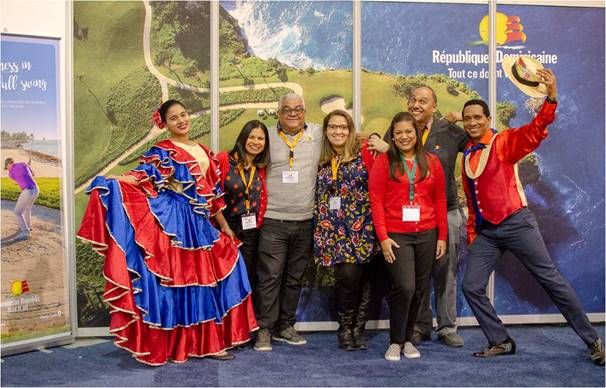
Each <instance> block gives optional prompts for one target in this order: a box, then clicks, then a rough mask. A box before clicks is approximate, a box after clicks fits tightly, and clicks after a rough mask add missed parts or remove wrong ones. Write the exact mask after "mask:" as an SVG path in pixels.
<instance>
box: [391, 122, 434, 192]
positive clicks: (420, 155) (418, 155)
mask: <svg viewBox="0 0 606 388" xmlns="http://www.w3.org/2000/svg"><path fill="white" fill-rule="evenodd" d="M402 121H409V122H411V123H412V126H413V127H414V128H415V132H416V134H417V142H416V144H415V159H416V161H417V166H418V168H419V181H422V180H423V179H425V177H426V176H427V171H428V162H427V156H426V155H425V150H424V149H423V143H422V142H421V129H420V128H419V123H417V120H415V118H414V117H413V116H412V115H411V114H410V113H408V112H400V113H397V114H396V115H395V116H394V117H393V119H392V120H391V124H390V125H389V129H388V130H387V133H386V136H385V141H386V142H387V143H389V150H388V151H387V160H388V161H389V177H390V178H391V179H393V180H396V181H399V179H398V175H400V176H401V175H404V174H405V173H406V170H405V169H404V163H403V162H402V158H401V157H400V155H401V154H400V150H399V149H398V147H397V146H396V144H395V142H394V140H393V130H394V127H395V126H396V124H397V123H399V122H402ZM398 173H399V174H398Z"/></svg>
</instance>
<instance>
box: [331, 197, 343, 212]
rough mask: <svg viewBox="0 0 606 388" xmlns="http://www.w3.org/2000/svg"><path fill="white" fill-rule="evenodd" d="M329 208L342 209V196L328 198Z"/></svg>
mask: <svg viewBox="0 0 606 388" xmlns="http://www.w3.org/2000/svg"><path fill="white" fill-rule="evenodd" d="M328 208H329V209H330V210H339V209H341V197H330V198H329V199H328Z"/></svg>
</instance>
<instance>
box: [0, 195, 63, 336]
mask: <svg viewBox="0 0 606 388" xmlns="http://www.w3.org/2000/svg"><path fill="white" fill-rule="evenodd" d="M13 207H14V202H12V201H2V210H1V217H2V218H1V220H2V238H3V239H4V238H6V237H7V236H9V235H12V234H13V233H15V232H17V231H18V229H19V227H18V226H17V220H16V218H15V215H14V213H13V212H12V208H13ZM45 209H48V208H45ZM45 209H40V210H41V211H43V212H39V214H38V215H37V214H36V213H37V212H36V211H34V212H33V214H32V227H33V231H32V234H31V237H30V239H29V240H27V241H20V242H17V243H15V244H12V245H4V244H3V246H2V251H1V253H2V259H1V260H2V271H1V277H0V282H1V283H2V292H1V308H0V314H1V330H2V336H3V341H4V340H8V341H10V335H19V336H21V335H23V334H26V333H31V334H33V336H36V333H37V332H39V331H42V330H44V331H46V330H47V329H52V328H61V327H63V326H65V325H66V324H67V323H68V322H69V321H68V305H67V295H68V294H67V288H66V287H67V286H66V284H64V281H65V279H64V263H63V257H64V250H63V234H62V227H61V224H60V223H59V222H56V221H53V218H58V214H57V215H54V216H53V214H46V213H48V211H49V210H53V209H48V210H45ZM57 213H58V211H57ZM23 281H25V282H27V286H28V287H29V291H26V292H23V293H22V294H20V295H15V294H14V293H13V292H12V291H13V289H12V285H13V283H15V282H23ZM6 336H9V338H6Z"/></svg>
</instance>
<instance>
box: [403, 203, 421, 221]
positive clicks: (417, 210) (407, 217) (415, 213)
mask: <svg viewBox="0 0 606 388" xmlns="http://www.w3.org/2000/svg"><path fill="white" fill-rule="evenodd" d="M420 220H421V207H419V206H417V205H404V206H402V221H404V222H418V221H420Z"/></svg>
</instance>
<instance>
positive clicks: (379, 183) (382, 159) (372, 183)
mask: <svg viewBox="0 0 606 388" xmlns="http://www.w3.org/2000/svg"><path fill="white" fill-rule="evenodd" d="M388 179H390V178H389V163H388V161H387V155H380V156H379V157H378V158H377V160H375V163H374V166H373V168H372V171H371V172H370V179H369V182H368V192H369V195H370V210H371V213H372V223H373V225H374V227H375V232H376V233H377V237H378V238H379V241H380V242H383V241H385V240H387V238H388V236H387V227H386V226H385V198H386V194H387V181H388Z"/></svg>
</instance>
